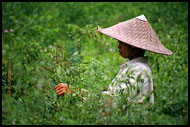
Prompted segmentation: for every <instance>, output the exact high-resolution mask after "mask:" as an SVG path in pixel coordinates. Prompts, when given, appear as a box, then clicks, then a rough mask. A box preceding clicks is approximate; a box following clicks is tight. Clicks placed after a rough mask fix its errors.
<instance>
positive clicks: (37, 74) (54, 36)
mask: <svg viewBox="0 0 190 127" xmlns="http://www.w3.org/2000/svg"><path fill="white" fill-rule="evenodd" d="M141 14H144V15H145V16H146V18H147V19H148V21H149V23H150V24H151V26H152V27H153V29H154V30H155V31H156V33H157V34H158V37H159V39H160V40H161V42H162V43H163V44H164V45H165V46H166V47H167V48H169V49H170V50H171V51H172V52H173V55H172V56H163V55H159V54H155V53H152V55H151V54H150V53H149V52H146V56H148V58H149V65H150V67H151V69H152V73H153V81H154V95H155V104H154V106H150V107H146V106H145V105H135V104H131V105H127V102H126V100H125V96H120V97H119V98H118V100H117V101H116V100H115V101H116V102H117V103H118V105H117V106H114V103H113V105H112V108H110V107H108V106H107V104H108V100H109V99H110V98H106V97H102V96H101V92H102V91H104V90H106V89H107V87H108V85H109V84H110V83H111V81H112V80H113V78H114V77H115V76H116V74H117V73H118V71H119V66H120V65H121V64H122V58H121V57H120V56H119V54H118V52H117V41H116V40H114V39H111V38H109V37H107V36H104V35H100V34H99V33H98V32H97V31H96V27H97V25H99V26H100V27H102V28H105V27H109V26H111V25H114V24H116V23H118V22H121V21H125V20H128V19H130V18H134V17H136V16H138V15H141ZM2 18H3V19H2V124H3V125H7V124H9V125H10V124H11V125H14V124H19V125H20V124H29V125H31V124H32V125H34V124H35V125H37V124H43V125H44V124H64V125H65V124H128V125H129V124H130V125H134V124H170V125H171V124H177V125H179V124H185V125H187V124H188V74H187V72H188V29H187V28H188V3H187V2H85V3H83V2H77V3H74V2H57V3H56V2H2ZM9 59H10V62H9V61H8V60H9ZM126 61H127V60H125V61H124V62H126ZM9 64H11V97H10V98H8V92H7V91H8V67H9ZM61 82H65V83H68V84H69V85H72V86H73V89H77V88H85V89H88V90H89V91H90V93H91V97H90V99H88V100H87V101H82V97H81V96H79V95H78V94H73V95H68V96H66V97H65V98H64V100H63V98H62V97H61V96H57V95H56V93H55V91H54V90H53V88H54V86H55V85H57V84H59V83H61ZM112 101H114V100H112ZM126 109H128V110H129V115H126ZM107 112H111V114H109V113H108V114H107Z"/></svg>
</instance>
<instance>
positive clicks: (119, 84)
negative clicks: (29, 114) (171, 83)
mask: <svg viewBox="0 0 190 127" xmlns="http://www.w3.org/2000/svg"><path fill="white" fill-rule="evenodd" d="M98 32H100V33H102V34H105V35H107V36H110V37H112V38H114V39H117V40H118V42H119V46H118V49H119V54H120V55H121V56H122V57H123V58H128V59H129V62H127V63H124V64H122V65H121V66H120V71H119V73H118V74H117V76H116V78H115V79H114V80H113V81H112V83H111V84H110V85H109V87H108V89H107V91H104V92H103V93H102V94H103V95H110V96H117V95H118V94H119V93H120V92H121V91H123V92H127V93H128V94H129V98H127V99H128V100H129V101H131V98H132V97H135V99H134V100H133V101H134V102H137V103H143V102H144V100H145V99H146V98H149V102H151V103H154V95H153V80H152V72H151V69H150V67H149V65H148V63H147V62H148V60H147V58H145V57H144V53H145V50H146V51H151V52H154V53H159V54H164V55H172V52H171V51H170V50H168V49H167V48H166V47H164V45H163V44H162V43H161V42H160V40H159V39H158V37H157V35H156V33H155V32H154V30H153V29H152V27H151V25H150V24H149V23H148V21H147V19H146V18H145V16H144V15H140V16H138V17H135V18H133V19H130V20H127V21H124V22H120V23H118V24H116V25H114V26H111V27H109V28H105V29H100V28H99V26H98ZM66 88H67V84H64V83H60V84H58V85H57V86H55V90H56V91H57V94H58V95H64V94H65V93H70V92H71V91H70V88H68V89H66ZM129 88H130V89H129Z"/></svg>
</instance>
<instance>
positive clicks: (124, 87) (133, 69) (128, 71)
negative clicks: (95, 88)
mask: <svg viewBox="0 0 190 127" xmlns="http://www.w3.org/2000/svg"><path fill="white" fill-rule="evenodd" d="M121 91H124V92H125V93H127V94H128V98H127V99H128V100H129V101H131V99H130V98H131V97H134V96H135V100H134V101H136V102H137V103H143V101H144V99H145V98H146V96H147V95H148V96H149V98H150V102H151V103H152V104H153V103H154V95H153V80H152V72H151V69H150V67H149V65H148V60H147V58H145V57H138V58H135V59H133V60H131V61H129V62H127V63H124V64H122V65H121V66H120V71H119V73H118V74H117V76H116V78H115V79H114V80H113V81H112V83H111V84H110V85H109V87H108V90H107V91H104V92H103V94H108V95H111V96H117V95H118V93H119V92H121Z"/></svg>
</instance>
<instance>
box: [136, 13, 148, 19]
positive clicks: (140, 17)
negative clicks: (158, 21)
mask: <svg viewBox="0 0 190 127" xmlns="http://www.w3.org/2000/svg"><path fill="white" fill-rule="evenodd" d="M136 18H137V19H140V20H143V21H147V19H146V17H145V16H144V14H142V15H140V16H137V17H136Z"/></svg>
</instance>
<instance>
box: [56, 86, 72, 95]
mask: <svg viewBox="0 0 190 127" xmlns="http://www.w3.org/2000/svg"><path fill="white" fill-rule="evenodd" d="M71 88H72V86H69V88H68V87H67V84H65V83H60V84H58V85H56V86H55V87H54V89H55V90H56V92H57V94H58V95H64V94H66V93H73V91H71Z"/></svg>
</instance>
